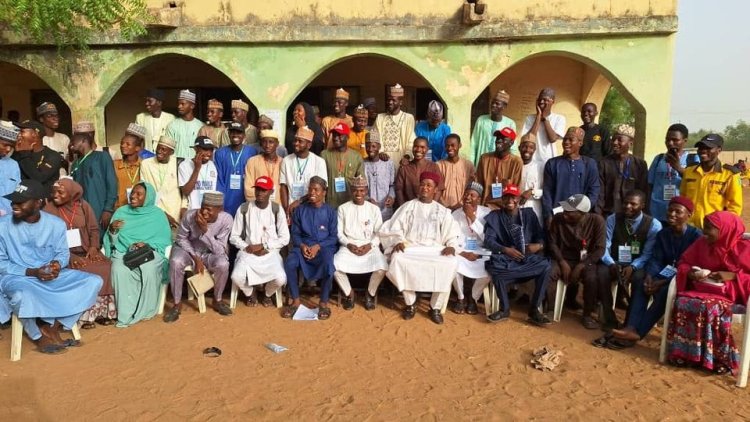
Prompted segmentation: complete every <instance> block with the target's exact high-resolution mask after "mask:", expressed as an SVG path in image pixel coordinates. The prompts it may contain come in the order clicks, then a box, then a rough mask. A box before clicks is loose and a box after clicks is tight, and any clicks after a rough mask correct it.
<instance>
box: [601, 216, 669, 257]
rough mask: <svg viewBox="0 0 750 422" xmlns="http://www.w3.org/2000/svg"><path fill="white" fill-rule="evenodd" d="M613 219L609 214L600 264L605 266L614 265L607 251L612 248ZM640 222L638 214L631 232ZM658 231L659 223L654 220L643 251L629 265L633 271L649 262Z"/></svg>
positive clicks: (641, 218) (635, 229)
mask: <svg viewBox="0 0 750 422" xmlns="http://www.w3.org/2000/svg"><path fill="white" fill-rule="evenodd" d="M615 218H616V214H611V215H610V216H609V217H607V241H606V242H605V245H604V256H603V257H602V263H603V264H606V265H612V264H615V260H614V259H612V256H611V255H610V254H609V250H610V248H612V236H613V235H614V232H615ZM642 221H643V213H640V214H639V215H638V217H636V218H635V219H634V220H633V223H632V226H633V232H635V231H637V230H638V227H640V226H641V222H642ZM659 230H661V223H660V222H659V220H657V219H655V218H654V220H653V222H652V223H651V227H650V228H649V229H648V234H647V235H646V244H644V245H643V250H642V251H641V254H640V256H638V258H636V259H634V260H633V262H632V263H630V266H631V267H633V269H636V270H638V269H641V268H643V267H644V266H645V265H646V264H647V263H648V262H649V260H650V259H651V255H652V254H653V253H654V243H655V242H656V234H657V233H659Z"/></svg>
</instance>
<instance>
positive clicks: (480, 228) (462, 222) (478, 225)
mask: <svg viewBox="0 0 750 422" xmlns="http://www.w3.org/2000/svg"><path fill="white" fill-rule="evenodd" d="M491 211H492V210H490V209H489V208H487V207H485V206H482V205H479V206H478V207H477V213H476V218H475V219H474V222H473V223H471V225H469V220H468V219H467V218H466V213H465V212H464V209H463V207H461V208H459V209H457V210H455V211H453V214H452V215H453V219H454V220H455V221H456V224H458V230H459V231H460V234H459V236H458V247H459V251H461V250H467V249H466V238H467V237H469V236H474V237H476V239H477V243H478V245H477V246H478V247H482V244H483V243H484V219H485V218H486V217H487V215H488V214H489V213H490V212H491Z"/></svg>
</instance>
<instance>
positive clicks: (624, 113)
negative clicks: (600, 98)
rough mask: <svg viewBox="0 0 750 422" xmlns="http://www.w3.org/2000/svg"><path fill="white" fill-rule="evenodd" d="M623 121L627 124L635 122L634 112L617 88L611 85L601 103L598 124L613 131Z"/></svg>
mask: <svg viewBox="0 0 750 422" xmlns="http://www.w3.org/2000/svg"><path fill="white" fill-rule="evenodd" d="M623 123H625V124H629V125H633V124H635V113H633V108H632V107H631V106H630V103H629V102H628V100H627V99H625V97H623V95H622V94H620V91H618V90H617V88H615V87H614V86H611V87H610V88H609V91H607V96H606V97H604V102H603V103H602V109H601V112H600V113H599V124H600V125H602V126H604V127H606V128H608V129H609V130H610V132H612V133H614V129H615V127H616V126H617V125H621V124H623Z"/></svg>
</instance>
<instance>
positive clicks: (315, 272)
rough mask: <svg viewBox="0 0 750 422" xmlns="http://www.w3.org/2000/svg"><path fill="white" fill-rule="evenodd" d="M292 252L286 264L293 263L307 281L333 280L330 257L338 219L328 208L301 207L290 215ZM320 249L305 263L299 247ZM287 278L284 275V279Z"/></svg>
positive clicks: (336, 243)
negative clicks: (331, 278) (315, 246)
mask: <svg viewBox="0 0 750 422" xmlns="http://www.w3.org/2000/svg"><path fill="white" fill-rule="evenodd" d="M291 236H292V250H291V251H290V252H289V257H288V258H287V264H289V263H290V262H291V263H295V262H296V263H297V264H298V265H297V266H298V267H299V268H302V272H303V273H304V275H305V278H307V279H308V280H321V279H322V280H325V279H328V278H330V277H332V276H333V272H334V271H335V269H334V266H333V255H335V254H336V251H337V250H338V247H337V246H338V215H337V214H336V211H334V209H333V208H331V207H330V206H329V205H328V204H322V205H321V206H320V208H316V207H315V206H313V205H311V204H309V203H303V204H302V205H300V206H299V207H297V208H296V209H295V210H294V213H293V214H292V231H291ZM302 244H305V245H307V246H312V245H316V244H317V245H320V252H319V253H318V255H317V256H316V257H315V258H313V259H312V260H309V261H308V260H306V259H305V257H304V256H303V255H302V251H301V250H300V245H302ZM288 277H289V275H288V274H287V278H288Z"/></svg>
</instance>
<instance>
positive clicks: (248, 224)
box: [229, 201, 289, 286]
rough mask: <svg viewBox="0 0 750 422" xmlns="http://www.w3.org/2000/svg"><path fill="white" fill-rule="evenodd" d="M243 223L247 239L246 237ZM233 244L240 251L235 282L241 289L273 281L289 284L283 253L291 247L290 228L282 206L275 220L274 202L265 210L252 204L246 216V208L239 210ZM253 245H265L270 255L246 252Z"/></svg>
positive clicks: (249, 204)
mask: <svg viewBox="0 0 750 422" xmlns="http://www.w3.org/2000/svg"><path fill="white" fill-rule="evenodd" d="M243 220H244V223H243ZM243 224H244V227H245V239H243V238H242V227H243ZM229 243H231V244H232V245H234V246H235V247H236V248H237V249H239V252H237V260H236V261H235V263H234V270H233V271H232V282H234V283H235V284H237V285H239V286H256V285H258V284H263V283H267V282H269V281H272V280H281V281H283V282H284V283H285V282H286V273H285V272H284V262H283V260H282V259H281V254H280V253H279V252H280V250H281V248H283V247H285V246H286V245H288V244H289V226H287V224H286V213H284V209H283V208H282V207H281V206H279V211H278V212H277V213H276V216H275V217H274V215H273V211H272V205H271V203H270V202H269V204H268V206H267V207H266V208H265V209H261V208H259V207H258V206H257V205H256V204H255V201H251V202H249V203H248V209H247V213H246V214H242V207H240V208H238V209H237V214H236V215H235V217H234V224H233V225H232V233H231V234H230V235H229ZM250 244H253V245H259V244H262V245H264V246H265V247H266V249H268V253H267V254H265V255H263V256H257V255H253V254H250V253H247V252H245V248H246V247H247V246H248V245H250ZM284 283H281V284H282V285H283V284H284Z"/></svg>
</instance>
